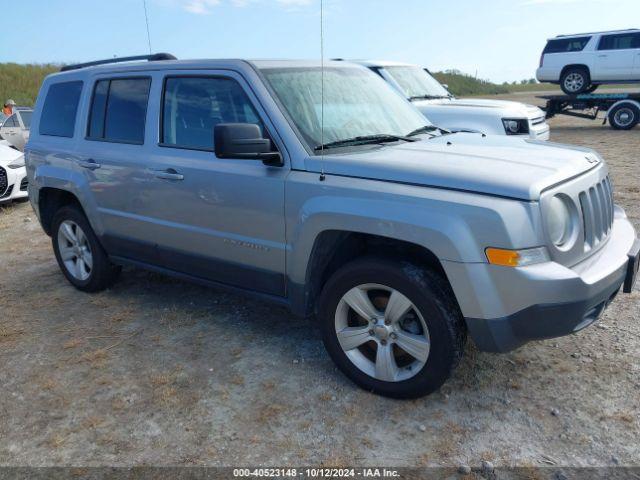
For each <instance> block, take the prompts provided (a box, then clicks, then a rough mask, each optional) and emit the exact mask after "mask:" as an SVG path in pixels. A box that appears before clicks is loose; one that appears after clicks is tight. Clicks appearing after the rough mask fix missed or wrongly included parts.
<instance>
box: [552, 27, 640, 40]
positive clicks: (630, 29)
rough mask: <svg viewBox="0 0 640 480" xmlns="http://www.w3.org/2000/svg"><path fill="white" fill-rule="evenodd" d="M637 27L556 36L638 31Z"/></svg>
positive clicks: (567, 35)
mask: <svg viewBox="0 0 640 480" xmlns="http://www.w3.org/2000/svg"><path fill="white" fill-rule="evenodd" d="M637 31H638V29H637V28H623V29H621V30H603V31H601V32H585V33H569V34H566V35H558V36H556V38H562V37H577V36H580V35H596V34H597V33H619V32H637Z"/></svg>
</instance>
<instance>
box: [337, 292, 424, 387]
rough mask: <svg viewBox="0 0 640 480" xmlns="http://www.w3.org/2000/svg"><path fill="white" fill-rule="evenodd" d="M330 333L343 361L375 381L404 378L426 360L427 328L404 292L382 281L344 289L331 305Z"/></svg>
mask: <svg viewBox="0 0 640 480" xmlns="http://www.w3.org/2000/svg"><path fill="white" fill-rule="evenodd" d="M335 331H336V336H337V338H338V342H339V344H340V347H341V348H342V350H343V352H344V353H345V355H346V356H347V357H348V358H349V360H350V361H351V362H352V363H353V364H354V365H355V366H356V367H357V368H358V369H360V370H361V371H362V372H364V373H366V374H367V375H369V376H371V377H373V378H375V379H377V380H381V381H385V382H400V381H403V380H407V379H409V378H411V377H413V376H415V375H417V374H418V372H420V370H422V368H423V367H424V365H425V364H426V362H427V359H428V358H429V351H430V345H431V344H430V338H429V330H428V328H427V325H426V322H425V320H424V318H423V317H422V314H421V313H420V311H419V310H418V309H417V308H416V306H415V305H414V304H413V303H412V302H411V300H409V299H408V298H407V297H406V296H405V295H403V294H402V293H401V292H399V291H398V290H395V289H393V288H391V287H388V286H385V285H379V284H363V285H358V286H356V287H354V288H352V289H351V290H349V291H348V292H347V293H345V294H344V295H343V296H342V298H341V299H340V302H339V303H338V307H337V309H336V315H335Z"/></svg>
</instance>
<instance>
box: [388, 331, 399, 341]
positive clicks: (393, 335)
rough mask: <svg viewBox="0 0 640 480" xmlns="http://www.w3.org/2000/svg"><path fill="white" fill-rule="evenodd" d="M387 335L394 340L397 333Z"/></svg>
mask: <svg viewBox="0 0 640 480" xmlns="http://www.w3.org/2000/svg"><path fill="white" fill-rule="evenodd" d="M389 336H390V337H391V340H395V339H396V338H398V335H396V334H395V333H392V334H391V335H389Z"/></svg>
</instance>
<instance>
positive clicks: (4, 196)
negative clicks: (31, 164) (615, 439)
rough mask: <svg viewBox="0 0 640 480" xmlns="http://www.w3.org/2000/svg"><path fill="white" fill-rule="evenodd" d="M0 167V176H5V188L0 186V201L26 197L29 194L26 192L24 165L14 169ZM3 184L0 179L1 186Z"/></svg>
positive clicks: (26, 183) (26, 182) (26, 181)
mask: <svg viewBox="0 0 640 480" xmlns="http://www.w3.org/2000/svg"><path fill="white" fill-rule="evenodd" d="M0 168H2V171H0V176H6V188H0V203H4V202H9V201H11V200H18V199H20V198H26V197H27V196H28V195H29V194H28V192H27V188H28V180H27V170H26V169H25V168H24V167H22V168H16V169H13V168H3V167H0ZM2 180H4V179H2ZM4 184H5V182H4V181H0V185H1V186H2V187H4Z"/></svg>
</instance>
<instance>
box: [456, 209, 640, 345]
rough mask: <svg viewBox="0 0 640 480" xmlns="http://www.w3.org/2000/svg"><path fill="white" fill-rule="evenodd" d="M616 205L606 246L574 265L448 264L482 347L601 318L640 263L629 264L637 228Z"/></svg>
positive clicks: (553, 333)
mask: <svg viewBox="0 0 640 480" xmlns="http://www.w3.org/2000/svg"><path fill="white" fill-rule="evenodd" d="M616 210H617V212H616V218H615V219H614V224H613V229H612V232H611V234H610V236H609V239H608V240H607V243H606V245H605V246H603V247H602V248H601V249H600V250H599V251H598V252H596V253H595V254H594V255H592V256H591V257H589V258H587V259H586V260H583V261H582V262H580V263H579V264H577V265H574V266H573V267H571V268H568V267H565V266H563V265H560V264H558V263H555V262H546V263H541V264H537V265H531V266H528V267H521V268H510V267H499V266H493V265H489V264H486V263H482V264H481V263H477V264H457V267H456V266H454V265H451V264H449V265H446V266H445V270H447V274H448V275H449V277H450V280H451V283H452V285H453V286H454V291H455V292H456V297H457V299H458V302H459V304H460V307H461V309H462V313H463V315H464V316H465V319H466V323H467V327H468V329H469V333H470V334H471V337H472V338H473V340H474V341H475V343H476V345H477V346H478V348H479V349H480V350H483V351H490V352H507V351H510V350H513V349H515V348H518V347H519V346H521V345H523V344H525V343H526V342H528V341H530V340H539V339H544V338H553V337H559V336H563V335H568V334H570V333H574V332H577V331H579V330H581V329H583V328H585V327H587V326H589V325H590V324H592V323H593V322H594V321H596V320H597V319H598V317H599V316H600V314H601V313H602V312H603V311H604V309H605V308H606V307H607V305H608V304H609V303H610V302H611V300H613V298H614V297H615V295H616V294H617V293H618V291H619V290H620V287H621V286H622V285H623V283H625V279H628V280H627V282H629V283H630V275H632V274H631V273H629V272H631V271H632V270H633V269H634V268H637V265H636V266H635V267H634V266H632V267H630V266H629V265H630V262H631V260H630V255H631V256H634V257H636V258H637V256H638V253H637V249H638V239H637V238H636V233H635V230H634V229H633V226H632V225H631V223H630V222H629V221H628V220H627V218H626V216H625V215H624V213H623V212H622V210H621V209H616ZM636 261H637V260H636ZM631 263H632V262H631ZM632 264H633V263H632ZM625 290H626V288H625Z"/></svg>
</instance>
